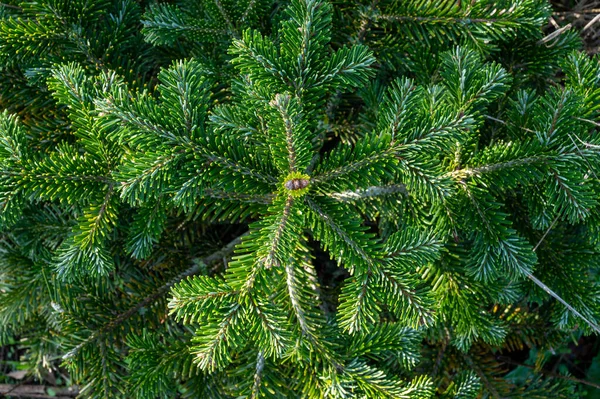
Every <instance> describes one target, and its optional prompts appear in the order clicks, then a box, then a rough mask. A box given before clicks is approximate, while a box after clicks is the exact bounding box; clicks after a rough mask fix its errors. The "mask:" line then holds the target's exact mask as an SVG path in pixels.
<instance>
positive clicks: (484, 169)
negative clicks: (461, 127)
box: [446, 155, 556, 179]
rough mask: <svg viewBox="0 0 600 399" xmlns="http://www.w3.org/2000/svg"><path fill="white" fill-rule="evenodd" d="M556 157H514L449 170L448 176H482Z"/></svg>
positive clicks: (545, 161)
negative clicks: (504, 160)
mask: <svg viewBox="0 0 600 399" xmlns="http://www.w3.org/2000/svg"><path fill="white" fill-rule="evenodd" d="M555 158H556V157H553V156H549V155H538V156H532V157H525V158H520V159H513V160H510V161H506V162H498V163H492V164H487V165H482V166H476V167H472V168H464V169H457V170H454V171H452V172H448V173H447V174H446V176H450V177H452V178H454V179H463V178H465V177H471V176H480V175H482V174H485V173H489V172H497V171H499V170H503V169H510V168H515V167H518V166H524V165H531V164H536V163H547V162H548V161H551V160H553V159H555Z"/></svg>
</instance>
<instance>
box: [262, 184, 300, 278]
mask: <svg viewBox="0 0 600 399" xmlns="http://www.w3.org/2000/svg"><path fill="white" fill-rule="evenodd" d="M294 201H295V200H294V197H293V196H292V195H289V196H288V197H287V199H286V200H285V205H284V208H283V212H282V213H281V218H280V219H279V221H278V222H277V225H276V228H275V231H274V232H273V234H272V235H271V236H270V237H269V242H268V244H267V247H268V248H269V252H268V254H267V256H266V257H265V259H264V260H263V265H264V267H265V268H267V269H269V268H271V267H273V266H280V262H279V260H278V259H277V258H278V256H279V255H278V252H279V245H280V243H281V240H282V239H283V234H284V231H285V228H286V227H287V223H288V219H289V217H290V213H291V211H292V206H294ZM283 261H284V262H285V261H287V260H286V259H284V260H283Z"/></svg>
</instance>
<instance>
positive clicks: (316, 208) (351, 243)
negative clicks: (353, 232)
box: [305, 197, 374, 267]
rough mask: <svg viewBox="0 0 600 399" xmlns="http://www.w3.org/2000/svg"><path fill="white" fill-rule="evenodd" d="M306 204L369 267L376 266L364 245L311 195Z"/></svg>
mask: <svg viewBox="0 0 600 399" xmlns="http://www.w3.org/2000/svg"><path fill="white" fill-rule="evenodd" d="M305 202H306V204H307V205H308V207H309V208H310V209H311V210H312V211H313V212H315V213H316V214H317V215H318V216H319V218H320V219H321V220H322V221H323V222H324V223H325V224H326V225H327V226H328V227H329V228H330V229H331V230H332V231H333V232H335V234H336V236H338V237H339V238H341V239H342V241H343V242H344V243H345V244H346V245H348V247H350V248H351V249H352V250H353V251H354V252H355V253H356V254H358V255H359V256H360V258H361V259H362V260H363V261H364V262H365V263H366V264H367V265H369V267H372V266H374V259H373V258H372V257H371V256H369V255H368V254H367V253H366V252H365V250H364V249H363V247H362V246H361V245H360V244H359V243H357V242H356V241H355V240H353V239H352V237H350V236H349V235H348V233H346V231H344V230H343V229H342V228H341V227H340V226H339V225H338V224H337V223H336V222H335V220H334V219H333V218H332V217H331V216H330V215H328V214H326V213H325V212H324V211H323V210H322V209H321V208H320V207H319V206H318V205H317V204H316V202H314V201H313V200H312V199H310V198H309V197H306V200H305Z"/></svg>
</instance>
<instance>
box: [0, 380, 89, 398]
mask: <svg viewBox="0 0 600 399" xmlns="http://www.w3.org/2000/svg"><path fill="white" fill-rule="evenodd" d="M49 388H52V391H54V395H49V394H48V389H49ZM0 395H2V396H1V397H3V398H4V397H7V398H10V397H18V398H36V399H37V398H44V399H45V398H52V399H70V398H74V397H76V396H77V395H79V388H78V387H76V386H73V387H69V388H55V387H46V386H43V385H12V384H0Z"/></svg>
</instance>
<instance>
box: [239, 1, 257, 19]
mask: <svg viewBox="0 0 600 399" xmlns="http://www.w3.org/2000/svg"><path fill="white" fill-rule="evenodd" d="M256 1H257V0H250V1H249V2H248V6H247V7H246V9H245V10H244V13H243V14H242V16H241V17H240V21H241V22H242V23H243V22H245V21H246V18H248V15H249V14H250V11H252V8H253V7H254V5H255V4H256Z"/></svg>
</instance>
